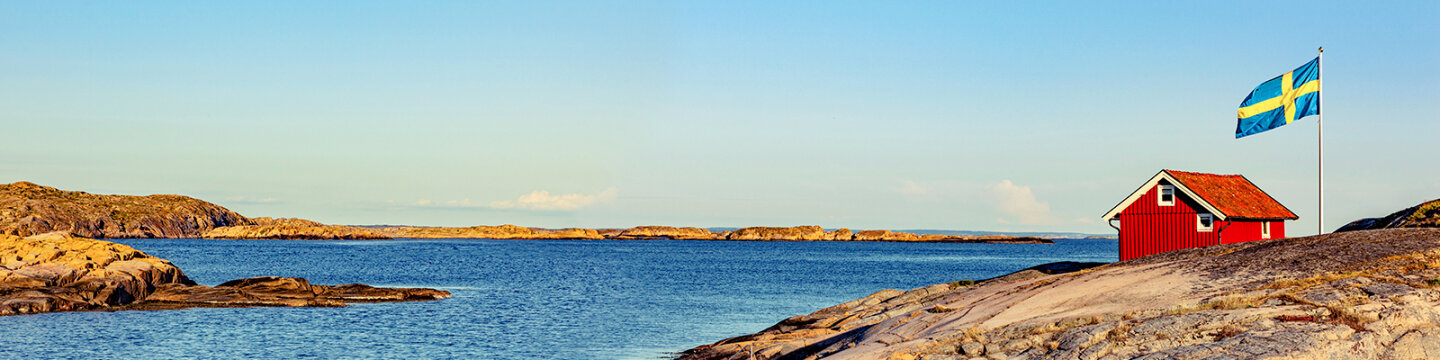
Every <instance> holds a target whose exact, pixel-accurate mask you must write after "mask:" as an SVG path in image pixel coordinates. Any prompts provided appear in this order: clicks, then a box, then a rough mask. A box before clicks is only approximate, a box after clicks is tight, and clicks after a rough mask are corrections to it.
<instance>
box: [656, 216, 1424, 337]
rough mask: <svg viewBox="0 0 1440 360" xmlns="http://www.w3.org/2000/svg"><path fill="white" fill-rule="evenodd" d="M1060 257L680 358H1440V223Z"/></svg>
mask: <svg viewBox="0 0 1440 360" xmlns="http://www.w3.org/2000/svg"><path fill="white" fill-rule="evenodd" d="M1060 265H1067V266H1051V267H1041V268H1032V269H1027V270H1023V271H1020V272H1016V273H1012V274H1009V275H1006V276H1002V277H998V278H995V279H990V280H985V281H980V282H978V283H975V282H970V281H956V282H952V283H947V284H937V285H931V286H926V287H922V288H918V289H913V290H910V291H897V290H884V291H880V292H877V293H875V294H872V295H870V296H867V297H864V298H861V299H857V300H854V301H850V302H847V303H844V304H840V305H836V306H833V307H830V308H826V309H823V310H820V311H817V312H815V313H813V314H809V315H801V316H795V317H792V318H789V319H786V320H784V321H781V322H780V323H778V324H775V325H774V326H772V327H770V328H767V329H764V330H762V331H760V332H757V333H754V334H750V335H744V336H739V337H735V338H730V339H726V340H722V341H719V342H716V343H714V344H710V345H705V346H700V347H697V348H694V349H690V350H686V351H685V352H683V353H682V354H681V357H680V358H681V359H816V358H826V359H897V360H900V359H905V360H911V359H1085V360H1093V359H1132V358H1139V359H1218V358H1252V359H1266V358H1285V359H1320V358H1324V359H1434V358H1440V328H1437V327H1436V324H1440V290H1437V288H1440V229H1433V228H1429V229H1381V230H1365V231H1352V232H1343V233H1335V234H1327V235H1320V236H1311V237H1303V238H1289V239H1277V240H1269V241H1256V242H1246V243H1238V244H1227V245H1221V246H1214V247H1207V248H1198V249H1187V250H1180V251H1174V252H1169V253H1164V254H1157V255H1152V256H1147V257H1143V258H1139V259H1134V260H1130V261H1124V262H1119V263H1114V264H1108V265H1103V266H1099V267H1093V268H1088V267H1089V266H1092V265H1094V264H1060Z"/></svg>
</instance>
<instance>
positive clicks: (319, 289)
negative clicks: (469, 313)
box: [136, 276, 450, 310]
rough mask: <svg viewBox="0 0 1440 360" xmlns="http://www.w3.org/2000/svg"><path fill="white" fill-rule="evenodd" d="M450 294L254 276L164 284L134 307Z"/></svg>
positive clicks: (331, 302)
mask: <svg viewBox="0 0 1440 360" xmlns="http://www.w3.org/2000/svg"><path fill="white" fill-rule="evenodd" d="M447 297H450V293H449V292H446V291H441V290H434V289H403V288H401V289H387V288H377V287H372V286H369V285H364V284H346V285H337V286H326V285H311V284H310V282H309V281H306V280H305V279H302V278H288V277H274V276H266V277H255V278H246V279H238V280H231V281H227V282H225V283H223V284H220V285H216V286H215V287H209V286H198V285H197V286H184V285H165V286H161V287H159V288H158V289H156V291H155V293H154V294H152V295H150V296H149V297H147V298H146V299H145V301H144V302H143V303H142V304H138V305H136V307H137V308H144V309H146V310H158V309H173V308H187V307H241V306H304V307H340V306H345V303H350V302H394V301H423V300H439V299H444V298H447Z"/></svg>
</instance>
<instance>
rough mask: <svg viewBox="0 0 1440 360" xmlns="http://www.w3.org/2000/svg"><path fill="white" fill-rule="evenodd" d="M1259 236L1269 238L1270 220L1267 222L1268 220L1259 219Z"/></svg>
mask: <svg viewBox="0 0 1440 360" xmlns="http://www.w3.org/2000/svg"><path fill="white" fill-rule="evenodd" d="M1260 238H1261V239H1269V238H1270V222H1269V221H1261V222H1260Z"/></svg>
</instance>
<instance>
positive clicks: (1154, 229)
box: [1119, 181, 1259, 260]
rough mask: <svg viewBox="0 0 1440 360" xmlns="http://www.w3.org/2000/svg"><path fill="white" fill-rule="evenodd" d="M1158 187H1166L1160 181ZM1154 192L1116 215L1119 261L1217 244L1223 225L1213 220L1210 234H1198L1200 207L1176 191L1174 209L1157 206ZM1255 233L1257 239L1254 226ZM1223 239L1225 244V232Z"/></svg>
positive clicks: (1222, 222)
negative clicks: (1117, 217) (1197, 222)
mask: <svg viewBox="0 0 1440 360" xmlns="http://www.w3.org/2000/svg"><path fill="white" fill-rule="evenodd" d="M1160 184H1161V185H1169V184H1168V183H1166V182H1164V181H1161V182H1160ZM1158 189H1159V187H1158V186H1155V187H1151V188H1150V189H1149V190H1147V191H1146V192H1145V195H1142V196H1141V198H1140V199H1138V200H1135V202H1133V203H1131V204H1130V206H1129V207H1127V208H1125V209H1124V210H1121V211H1120V214H1119V218H1120V260H1129V259H1134V258H1137V257H1141V256H1145V255H1150V254H1158V253H1162V252H1166V251H1172V250H1179V249H1189V248H1196V247H1201V246H1210V245H1215V244H1218V243H1219V238H1218V237H1217V236H1216V235H1217V232H1218V231H1219V229H1220V228H1222V227H1225V226H1226V222H1224V221H1218V220H1217V221H1215V223H1214V225H1213V226H1212V228H1213V229H1214V230H1212V231H1208V232H1201V231H1199V230H1197V229H1196V214H1197V213H1199V212H1197V211H1196V209H1203V208H1202V207H1201V206H1200V204H1198V203H1196V202H1195V201H1194V200H1193V199H1190V198H1189V197H1188V196H1185V194H1184V193H1182V192H1180V191H1176V194H1175V197H1176V201H1175V205H1173V206H1160V205H1159V204H1157V202H1156V199H1155V198H1156V193H1157V192H1158V191H1159V190H1158ZM1232 227H1233V226H1232ZM1256 231H1257V233H1256V234H1257V236H1258V231H1259V227H1258V225H1257V226H1256ZM1225 235H1226V237H1227V239H1226V240H1227V241H1228V240H1229V239H1228V237H1229V235H1230V232H1229V230H1227V231H1226V232H1225Z"/></svg>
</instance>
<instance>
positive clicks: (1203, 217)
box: [1195, 214, 1215, 232]
mask: <svg viewBox="0 0 1440 360" xmlns="http://www.w3.org/2000/svg"><path fill="white" fill-rule="evenodd" d="M1195 218H1196V221H1195V231H1200V232H1209V231H1210V230H1211V229H1214V228H1215V216H1214V215H1210V214H1195Z"/></svg>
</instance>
